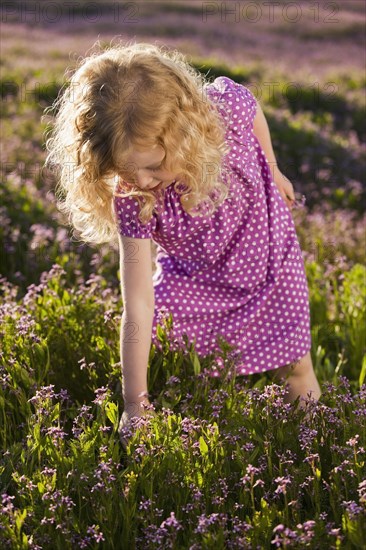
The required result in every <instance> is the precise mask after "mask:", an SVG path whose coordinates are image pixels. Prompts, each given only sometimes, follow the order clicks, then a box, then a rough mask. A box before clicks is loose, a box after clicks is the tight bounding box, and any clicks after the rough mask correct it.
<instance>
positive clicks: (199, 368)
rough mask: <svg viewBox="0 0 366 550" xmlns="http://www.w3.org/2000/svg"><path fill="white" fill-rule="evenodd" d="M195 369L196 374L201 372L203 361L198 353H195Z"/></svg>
mask: <svg viewBox="0 0 366 550" xmlns="http://www.w3.org/2000/svg"><path fill="white" fill-rule="evenodd" d="M193 370H194V374H199V373H200V372H201V363H200V362H199V359H198V355H197V353H195V354H194V355H193Z"/></svg>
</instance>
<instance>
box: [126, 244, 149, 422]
mask: <svg viewBox="0 0 366 550" xmlns="http://www.w3.org/2000/svg"><path fill="white" fill-rule="evenodd" d="M119 245H120V273H121V290H122V300H123V314H122V320H121V341H120V351H121V365H122V388H123V389H122V392H123V401H124V410H125V411H127V412H128V413H130V414H131V415H132V414H137V415H139V414H140V413H141V412H142V406H141V405H142V403H143V402H145V403H146V402H148V399H147V398H146V397H144V396H142V395H140V394H141V393H144V392H147V365H148V358H149V351H150V346H151V331H152V324H153V316H154V288H153V282H152V277H153V272H152V258H151V240H150V239H134V238H130V237H123V236H119Z"/></svg>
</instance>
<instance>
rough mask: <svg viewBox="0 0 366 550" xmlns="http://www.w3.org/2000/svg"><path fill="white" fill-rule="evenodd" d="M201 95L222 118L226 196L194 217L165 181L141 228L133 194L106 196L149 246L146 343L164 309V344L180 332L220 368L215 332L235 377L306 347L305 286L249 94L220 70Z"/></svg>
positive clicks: (131, 232) (131, 233)
mask: <svg viewBox="0 0 366 550" xmlns="http://www.w3.org/2000/svg"><path fill="white" fill-rule="evenodd" d="M206 92H207V96H208V98H209V99H210V101H211V102H214V103H215V104H216V105H217V106H218V109H219V112H220V115H221V116H222V117H223V118H224V122H225V127H226V139H227V142H228V143H229V146H230V149H231V150H230V152H229V153H228V154H227V155H226V156H225V157H224V162H225V163H226V165H227V166H228V167H229V170H228V171H227V175H226V176H225V177H227V178H228V179H229V181H227V183H228V185H229V186H230V187H229V189H230V192H229V195H228V197H227V198H226V199H225V201H224V202H223V203H222V204H221V205H220V206H219V207H217V209H216V211H215V213H214V214H213V215H212V216H211V217H207V216H205V217H193V216H190V215H189V214H188V213H186V212H185V211H184V210H183V208H182V206H181V204H180V200H179V195H178V194H177V193H176V192H175V191H174V186H173V185H170V186H169V187H167V188H165V190H164V194H163V197H162V199H161V204H160V208H159V210H158V212H157V213H154V214H153V217H152V218H151V220H150V221H149V222H148V223H147V224H146V225H145V226H144V225H143V224H141V223H140V221H139V220H138V212H139V210H138V208H139V207H138V203H137V200H136V199H134V198H133V197H128V198H120V197H114V208H115V213H116V216H117V223H118V230H119V232H120V234H121V235H126V236H128V237H135V238H142V239H145V238H150V239H152V240H153V241H154V242H155V243H156V246H157V255H156V267H157V269H156V271H155V273H154V277H153V285H154V292H155V313H154V321H153V327H152V342H153V343H154V344H155V346H156V347H157V348H158V349H161V343H160V341H159V340H158V338H157V333H156V330H157V324H159V323H160V324H161V319H162V315H163V313H164V314H166V313H167V314H169V313H171V314H172V318H173V328H172V334H171V338H172V345H171V349H178V347H179V346H181V345H184V344H183V343H184V341H183V339H182V335H183V334H186V335H187V337H188V340H189V342H194V343H195V349H196V352H197V354H198V355H199V356H201V357H206V356H208V355H210V356H211V354H214V355H213V356H214V357H215V358H216V361H214V364H215V366H216V367H219V368H220V367H221V366H222V363H220V358H219V357H218V356H217V355H216V352H217V351H219V350H220V348H219V344H218V336H221V337H222V338H224V340H225V341H226V342H228V343H229V344H231V345H232V346H234V350H233V352H232V353H231V357H232V358H233V359H234V364H235V368H236V373H237V375H246V374H252V373H257V372H263V371H267V370H272V369H276V368H278V367H280V366H282V365H286V364H288V363H292V362H295V361H297V360H298V359H300V358H301V357H303V356H304V355H305V354H306V353H307V352H308V351H309V350H310V349H311V332H310V309H309V291H308V284H307V279H306V274H305V268H304V261H303V257H302V253H301V249H300V245H299V241H298V238H297V234H296V229H295V225H294V221H293V218H292V214H291V211H290V210H289V208H288V207H287V205H286V203H285V201H284V200H283V198H282V197H281V195H280V193H279V191H278V188H277V186H276V184H275V183H274V182H273V181H272V176H271V171H270V168H269V165H268V161H267V159H266V156H265V154H264V152H263V150H262V148H261V146H260V144H259V142H258V140H257V138H256V136H255V135H254V133H253V121H254V117H255V114H256V101H255V98H254V96H253V95H252V93H251V92H250V90H249V89H248V88H246V87H245V86H243V85H241V84H238V83H236V82H234V81H233V80H231V79H230V78H227V77H224V76H221V77H218V78H216V79H215V80H214V82H212V83H210V84H208V85H207V87H206ZM224 175H225V174H224ZM217 373H218V370H216V371H213V376H215V375H217Z"/></svg>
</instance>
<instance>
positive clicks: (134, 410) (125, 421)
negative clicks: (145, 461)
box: [118, 400, 156, 450]
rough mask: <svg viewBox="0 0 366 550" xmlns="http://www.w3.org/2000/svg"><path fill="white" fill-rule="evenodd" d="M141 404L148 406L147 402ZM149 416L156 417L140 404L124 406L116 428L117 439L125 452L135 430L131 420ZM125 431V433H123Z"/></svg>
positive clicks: (152, 411) (151, 411)
mask: <svg viewBox="0 0 366 550" xmlns="http://www.w3.org/2000/svg"><path fill="white" fill-rule="evenodd" d="M143 403H144V404H147V405H149V406H150V402H149V401H146V400H145V401H144V402H143ZM149 416H156V413H155V411H154V410H153V409H144V408H143V406H142V405H141V404H140V405H136V403H126V404H125V410H124V411H123V413H122V416H121V420H120V423H119V426H118V433H119V438H120V441H121V443H122V445H123V447H124V449H125V450H126V448H127V445H128V442H129V440H130V438H131V437H132V435H133V433H134V431H135V429H136V426H134V425H133V423H132V419H133V418H141V417H149ZM122 430H123V433H122ZM128 430H129V431H130V435H128ZM126 431H127V433H125V432H126Z"/></svg>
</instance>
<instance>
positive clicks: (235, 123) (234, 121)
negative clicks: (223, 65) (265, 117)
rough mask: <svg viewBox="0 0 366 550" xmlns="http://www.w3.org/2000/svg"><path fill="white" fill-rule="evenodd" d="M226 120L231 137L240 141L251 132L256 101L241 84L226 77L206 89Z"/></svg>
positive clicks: (221, 77)
mask: <svg viewBox="0 0 366 550" xmlns="http://www.w3.org/2000/svg"><path fill="white" fill-rule="evenodd" d="M207 90H208V91H209V96H210V97H212V98H213V99H214V101H215V104H217V106H218V109H219V111H220V112H221V113H222V115H223V117H224V119H225V120H226V123H227V127H228V128H229V130H230V132H231V134H232V137H234V139H235V138H236V139H238V140H240V141H242V140H243V139H244V140H245V138H246V137H247V136H248V133H251V131H252V130H253V123H254V118H255V115H256V112H257V100H256V98H255V97H254V95H253V94H252V92H251V91H250V90H249V89H248V88H247V87H246V86H244V85H243V84H239V83H238V82H234V81H233V80H232V79H231V78H228V77H227V76H219V77H218V78H216V79H215V80H214V82H213V83H212V84H210V85H209V87H208V88H207Z"/></svg>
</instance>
